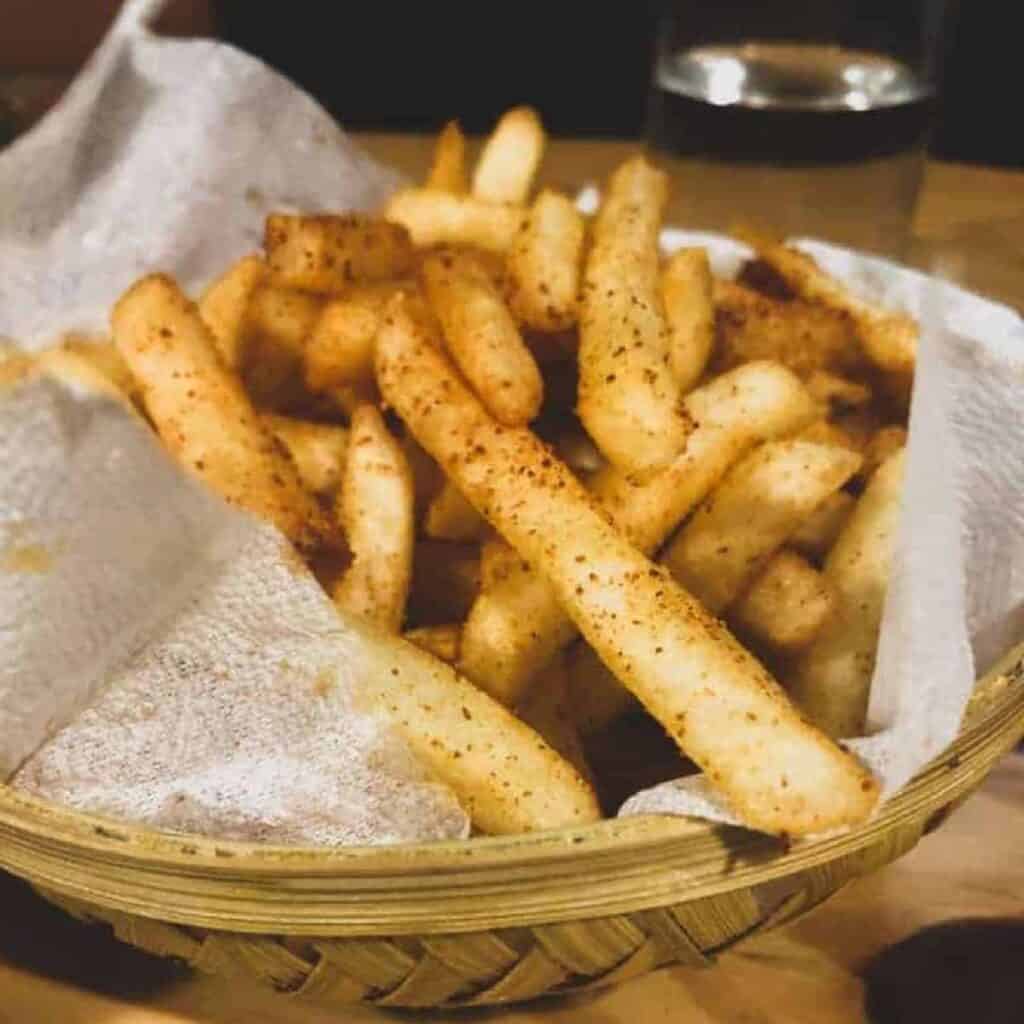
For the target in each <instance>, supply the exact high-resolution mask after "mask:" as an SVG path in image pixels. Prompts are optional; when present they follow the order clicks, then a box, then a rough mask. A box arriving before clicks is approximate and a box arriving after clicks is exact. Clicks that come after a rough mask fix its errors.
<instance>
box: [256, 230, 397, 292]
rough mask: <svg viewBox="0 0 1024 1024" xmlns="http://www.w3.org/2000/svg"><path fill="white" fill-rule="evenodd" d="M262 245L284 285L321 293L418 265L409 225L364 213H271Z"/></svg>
mask: <svg viewBox="0 0 1024 1024" xmlns="http://www.w3.org/2000/svg"><path fill="white" fill-rule="evenodd" d="M263 245H264V248H265V249H266V251H267V263H268V264H269V265H270V270H271V272H272V273H273V275H274V278H275V280H276V282H277V283H278V284H279V285H283V286H284V287H286V288H298V289H300V290H302V291H308V292H315V293H317V294H320V295H336V294H338V293H339V292H342V291H344V290H345V289H346V288H349V287H350V286H351V285H352V284H354V283H364V282H368V281H385V280H388V279H390V278H395V277H401V276H402V275H403V274H407V273H408V272H409V271H410V270H411V269H412V264H413V250H412V241H411V239H410V238H409V233H408V232H407V231H406V230H405V229H404V228H402V227H401V226H399V225H397V224H393V223H389V222H388V221H386V220H380V219H377V218H373V217H367V216H366V215H365V214H361V213H349V214H345V216H334V215H327V214H325V215H323V216H319V217H296V216H292V215H290V214H284V213H272V214H270V216H268V217H267V223H266V230H265V232H264V239H263Z"/></svg>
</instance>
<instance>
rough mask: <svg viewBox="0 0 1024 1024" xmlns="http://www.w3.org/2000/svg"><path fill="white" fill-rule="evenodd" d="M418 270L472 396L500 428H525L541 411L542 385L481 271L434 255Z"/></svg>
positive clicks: (471, 262)
mask: <svg viewBox="0 0 1024 1024" xmlns="http://www.w3.org/2000/svg"><path fill="white" fill-rule="evenodd" d="M421 270H422V278H423V284H424V288H425V290H426V293H427V298H428V300H429V301H430V306H431V308H432V309H433V311H434V314H435V315H436V316H437V318H438V320H439V321H440V323H441V327H442V329H443V331H444V338H445V343H446V345H447V347H448V350H449V351H450V352H451V355H452V358H453V359H454V360H455V362H456V364H457V365H458V367H459V369H460V370H461V371H462V373H463V374H464V375H465V377H466V380H468V381H469V383H470V384H471V385H472V387H473V390H474V391H476V393H477V394H478V395H479V396H480V399H481V400H482V401H483V403H484V405H485V406H486V407H487V409H488V410H489V411H490V413H491V415H493V416H494V417H495V418H496V419H497V420H498V422H499V423H503V424H505V425H506V426H510V427H514V426H522V425H524V424H526V423H529V422H530V420H532V419H533V418H534V417H535V416H536V415H537V412H538V411H539V410H540V404H541V401H542V399H543V397H544V381H543V378H542V377H541V375H540V370H539V368H538V367H537V363H536V361H535V360H534V358H533V356H532V355H531V354H530V350H529V349H528V348H527V347H526V345H525V344H524V343H523V339H522V336H521V335H520V333H519V329H518V328H517V327H516V325H515V321H514V320H513V319H512V316H511V315H510V313H509V311H508V309H507V308H506V306H505V304H504V302H503V301H502V298H501V295H500V294H499V292H498V291H497V290H496V289H495V288H494V286H493V285H492V284H491V282H490V280H489V278H488V277H487V274H486V273H485V271H484V270H483V268H482V267H481V266H480V264H479V263H478V262H477V261H476V260H475V259H473V257H471V256H469V255H467V254H436V255H434V256H432V257H430V258H428V259H427V260H426V262H425V263H424V264H423V267H422V268H421Z"/></svg>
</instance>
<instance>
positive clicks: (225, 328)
mask: <svg viewBox="0 0 1024 1024" xmlns="http://www.w3.org/2000/svg"><path fill="white" fill-rule="evenodd" d="M266 277H267V265H266V264H265V263H264V262H263V260H262V259H260V257H259V256H255V255H254V256H245V257H243V258H242V259H240V260H239V261H238V262H237V263H235V264H234V265H233V266H231V267H229V268H228V269H227V270H226V271H225V272H224V273H223V274H221V276H220V277H218V278H217V280H216V281H214V282H213V283H212V284H211V285H209V286H208V287H207V289H206V291H204V292H203V294H202V297H201V298H200V299H199V315H200V316H201V317H202V318H203V323H205V324H206V326H207V328H208V329H209V331H210V333H211V334H212V335H213V340H214V341H215V342H216V344H217V351H218V352H219V353H220V358H221V360H222V361H223V362H224V365H225V366H226V367H227V368H228V369H229V370H235V371H237V370H239V369H241V367H242V364H243V362H244V360H245V353H244V352H243V346H244V344H245V337H246V317H247V314H248V311H249V302H250V300H251V299H252V296H253V292H255V291H256V289H257V288H258V287H259V286H260V285H261V284H263V283H264V281H265V280H266Z"/></svg>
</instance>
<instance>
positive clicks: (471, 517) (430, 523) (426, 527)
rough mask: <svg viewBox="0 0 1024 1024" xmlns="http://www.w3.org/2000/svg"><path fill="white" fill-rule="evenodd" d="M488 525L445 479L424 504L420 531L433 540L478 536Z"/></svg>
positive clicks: (480, 536) (478, 537) (479, 537)
mask: <svg viewBox="0 0 1024 1024" xmlns="http://www.w3.org/2000/svg"><path fill="white" fill-rule="evenodd" d="M489 530H490V527H489V526H488V525H487V520H486V519H484V518H483V516H481V515H480V513H479V512H477V510H476V509H475V508H474V507H473V506H472V505H471V504H470V503H469V502H468V501H466V499H465V498H464V497H463V496H462V492H461V491H460V490H459V489H458V488H457V487H456V486H455V485H454V484H453V483H452V482H451V481H450V480H446V481H445V482H444V484H443V485H442V487H441V490H440V491H438V492H437V494H436V495H435V496H434V498H433V500H432V501H431V502H430V504H429V505H428V506H427V513H426V516H425V517H424V520H423V532H424V533H425V534H426V535H427V536H428V537H433V538H434V539H435V540H480V539H481V538H482V537H484V536H485V535H486V534H487V533H488V531H489Z"/></svg>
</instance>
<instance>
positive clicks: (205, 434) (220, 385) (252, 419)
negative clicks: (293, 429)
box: [111, 274, 339, 550]
mask: <svg viewBox="0 0 1024 1024" xmlns="http://www.w3.org/2000/svg"><path fill="white" fill-rule="evenodd" d="M111 324H112V327H113V336H114V343H115V344H116V345H117V349H118V351H119V352H120V353H121V355H122V356H123V357H124V359H125V362H127V364H128V366H129V368H130V369H131V371H132V375H133V376H134V377H135V379H136V380H137V381H138V382H139V385H140V387H141V389H142V398H143V403H144V404H145V407H146V412H147V413H148V414H149V417H150V419H151V420H152V421H153V424H154V425H155V426H156V429H157V432H158V433H159V435H160V437H161V439H162V440H163V442H164V444H165V446H166V447H167V449H168V451H170V453H171V454H172V455H173V456H174V457H175V458H176V459H177V460H178V462H179V463H181V465H182V466H183V467H184V468H185V469H186V470H188V471H189V472H190V473H193V474H195V475H196V476H198V477H200V478H201V479H203V480H204V481H206V483H207V484H209V485H210V486H211V487H212V488H213V489H214V490H215V491H217V492H218V493H219V494H220V495H221V496H222V497H224V498H225V500H227V501H229V502H230V503H231V504H233V505H238V506H240V507H241V508H244V509H247V510H248V511H250V512H252V513H253V514H254V515H257V516H259V517H260V518H262V519H267V520H269V521H270V522H272V523H274V524H275V525H276V526H277V527H278V529H280V530H281V532H282V533H283V534H285V536H286V537H288V538H289V539H290V540H292V541H293V542H294V543H295V544H296V545H297V546H298V547H299V548H300V549H302V550H310V549H312V548H314V547H315V546H317V544H319V543H327V544H328V545H329V546H336V545H337V544H338V542H339V538H338V536H337V532H336V530H335V528H334V527H333V526H332V525H330V524H329V523H328V521H327V519H326V517H325V516H324V515H323V513H322V512H321V510H320V507H319V506H318V504H317V502H316V501H315V499H314V498H313V497H312V495H311V494H310V493H309V492H308V491H306V489H305V488H304V487H303V486H302V483H301V481H300V480H299V475H298V472H297V470H296V469H295V467H294V466H293V465H292V463H291V461H290V460H289V458H288V456H287V455H286V454H285V453H284V451H283V450H282V449H281V448H280V447H279V445H278V443H277V441H276V440H275V439H274V438H273V437H272V436H271V435H270V434H269V433H268V432H267V431H266V430H264V429H263V426H262V425H261V424H260V421H259V418H258V417H257V415H256V412H255V410H254V409H253V407H252V404H251V403H250V402H249V399H248V398H247V396H246V394H245V392H244V391H243V390H242V388H241V385H240V384H239V383H238V380H237V378H236V377H234V376H233V375H232V374H231V373H229V372H228V371H227V370H226V369H225V368H224V364H223V363H222V362H221V361H220V357H219V356H218V355H217V350H216V346H215V344H214V341H213V338H212V337H211V336H210V332H209V331H208V330H207V328H206V325H205V324H204V323H203V321H202V319H201V318H200V316H199V312H198V310H197V309H196V307H195V305H194V304H193V303H191V302H189V301H188V299H187V298H186V297H185V296H184V295H183V294H182V293H181V290H180V289H179V288H178V286H177V285H176V284H175V282H174V281H173V280H172V279H171V278H169V277H166V276H164V275H162V274H153V275H151V276H149V277H144V278H143V279H142V280H141V281H139V282H138V283H137V284H135V285H134V286H133V287H132V288H130V289H129V290H128V291H127V292H126V293H125V294H124V295H123V296H122V297H121V299H120V300H119V301H118V303H117V305H116V306H115V307H114V311H113V314H112V316H111Z"/></svg>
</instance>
